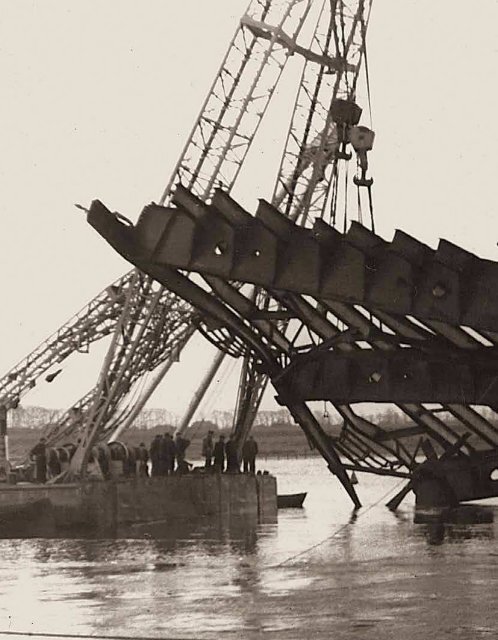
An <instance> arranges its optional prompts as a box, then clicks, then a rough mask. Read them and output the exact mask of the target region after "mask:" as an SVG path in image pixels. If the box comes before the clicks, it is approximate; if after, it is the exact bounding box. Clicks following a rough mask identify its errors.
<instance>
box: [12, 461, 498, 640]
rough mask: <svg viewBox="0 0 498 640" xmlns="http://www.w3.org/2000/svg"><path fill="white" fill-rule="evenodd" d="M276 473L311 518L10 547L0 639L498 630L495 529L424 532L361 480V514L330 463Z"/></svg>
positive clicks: (452, 527) (408, 506)
mask: <svg viewBox="0 0 498 640" xmlns="http://www.w3.org/2000/svg"><path fill="white" fill-rule="evenodd" d="M271 467H272V469H273V470H274V471H275V472H276V474H277V477H278V479H279V485H280V486H279V490H280V491H281V492H282V493H287V492H288V493H294V492H299V491H303V490H306V491H308V497H307V499H306V502H305V505H304V508H303V509H301V510H289V511H281V512H280V513H279V518H278V522H277V523H275V524H266V525H256V524H255V523H254V522H251V521H248V520H247V519H241V518H231V519H228V520H225V521H223V522H219V521H214V522H213V521H211V522H206V521H203V522H185V521H184V522H177V523H165V522H162V523H161V522H157V523H151V524H148V525H143V526H140V527H138V526H134V527H129V528H122V530H120V531H119V532H118V535H119V536H121V537H119V538H117V539H96V538H75V539H56V538H51V539H41V538H40V539H32V540H0V553H1V554H2V565H1V566H0V637H2V636H1V631H2V629H7V628H10V629H11V630H19V631H24V630H27V629H29V630H31V631H33V630H36V631H39V632H46V633H49V632H52V633H68V634H69V633H75V634H76V633H86V634H88V635H90V634H94V635H98V634H101V635H104V636H105V635H107V636H109V635H123V636H135V637H137V638H139V637H140V636H151V637H157V638H161V637H185V638H187V637H195V638H199V639H206V640H211V639H214V638H220V637H221V638H227V639H232V638H237V639H240V638H250V639H252V638H260V637H270V638H277V639H279V638H285V639H287V638H300V639H302V638H308V637H313V638H314V639H316V638H318V639H320V638H330V637H331V630H332V629H333V634H334V638H337V639H339V640H341V639H349V638H352V639H353V638H354V639H356V638H361V639H362V640H370V639H371V640H374V639H375V640H378V638H379V637H382V636H383V637H386V638H394V637H396V638H398V637H403V638H407V639H408V640H415V639H417V640H418V638H424V639H425V638H427V637H431V636H434V635H436V634H437V635H443V636H449V637H451V636H454V637H455V638H468V639H469V640H470V639H471V638H478V637H480V633H481V632H480V631H479V629H489V628H493V627H494V622H496V620H495V621H493V619H492V618H493V615H494V601H493V600H494V598H493V593H494V592H493V590H492V589H490V587H489V585H490V582H491V581H492V580H493V576H494V575H495V574H494V571H496V566H495V565H496V562H495V561H496V559H497V558H498V549H497V545H496V540H495V527H496V525H495V524H493V523H488V524H473V525H472V524H471V525H465V524H446V525H414V524H413V503H410V502H409V501H407V502H406V503H404V504H403V508H402V509H400V510H399V511H398V512H396V513H392V512H391V511H389V510H388V509H387V508H386V507H385V506H384V502H385V500H380V497H382V496H384V495H385V494H386V491H388V489H389V488H390V487H392V488H393V493H394V492H395V491H394V490H395V481H391V480H390V479H385V478H368V479H367V478H362V477H360V484H359V485H358V487H357V489H358V492H359V494H360V498H361V500H362V502H363V504H364V505H365V507H364V508H363V509H360V510H359V511H352V509H351V505H350V503H349V502H348V500H347V499H346V497H345V496H344V494H343V492H342V490H341V489H340V487H339V486H338V485H337V483H335V482H334V480H333V478H331V476H330V474H329V473H328V472H327V470H326V469H325V468H324V466H323V464H321V463H320V461H314V460H303V461H298V462H296V461H292V466H291V464H289V463H287V464H286V463H285V462H279V461H275V462H274V463H272V464H271ZM390 482H391V484H389V483H390ZM476 621H478V622H479V624H477V622H476ZM393 625H394V626H393ZM393 629H396V633H395V635H393ZM462 629H463V630H464V631H462ZM465 634H467V635H465Z"/></svg>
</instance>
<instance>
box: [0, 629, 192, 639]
mask: <svg viewBox="0 0 498 640" xmlns="http://www.w3.org/2000/svg"><path fill="white" fill-rule="evenodd" d="M0 635H1V636H2V637H3V636H12V637H16V636H17V637H19V636H27V637H29V638H63V639H64V638H67V639H68V640H73V639H74V640H197V639H196V638H194V637H193V636H191V637H190V638H188V637H186V636H183V637H182V638H178V637H173V636H102V635H94V634H93V635H89V634H78V633H48V632H47V633H44V632H41V633H37V632H36V631H0Z"/></svg>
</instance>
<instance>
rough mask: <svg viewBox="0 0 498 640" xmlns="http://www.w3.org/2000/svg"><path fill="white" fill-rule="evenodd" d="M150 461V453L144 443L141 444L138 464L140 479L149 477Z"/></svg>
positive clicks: (138, 452)
mask: <svg viewBox="0 0 498 640" xmlns="http://www.w3.org/2000/svg"><path fill="white" fill-rule="evenodd" d="M148 461H149V452H148V451H147V448H146V446H145V444H144V443H143V442H141V443H140V445H139V447H138V449H137V462H138V475H139V477H140V478H148V477H149V467H148V466H147V462H148Z"/></svg>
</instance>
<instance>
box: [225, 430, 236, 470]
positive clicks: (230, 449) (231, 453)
mask: <svg viewBox="0 0 498 640" xmlns="http://www.w3.org/2000/svg"><path fill="white" fill-rule="evenodd" d="M225 453H226V456H227V472H228V473H240V468H239V459H238V456H237V449H236V448H235V442H234V441H233V440H232V439H231V438H228V440H227V443H226V445H225Z"/></svg>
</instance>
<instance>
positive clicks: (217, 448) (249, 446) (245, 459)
mask: <svg viewBox="0 0 498 640" xmlns="http://www.w3.org/2000/svg"><path fill="white" fill-rule="evenodd" d="M202 455H203V457H204V460H205V467H206V469H211V468H212V469H213V470H214V471H216V472H218V473H222V472H223V471H227V473H239V472H240V460H239V456H238V453H237V448H236V445H235V442H233V440H231V439H230V438H229V439H228V440H227V441H226V442H225V436H224V435H220V437H219V438H218V440H217V441H216V442H214V431H208V433H207V435H206V436H205V437H204V439H203V440H202ZM257 455H258V443H257V442H256V440H254V438H253V436H249V438H248V439H247V440H246V441H245V442H244V444H243V446H242V464H243V471H244V473H256V456H257Z"/></svg>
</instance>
